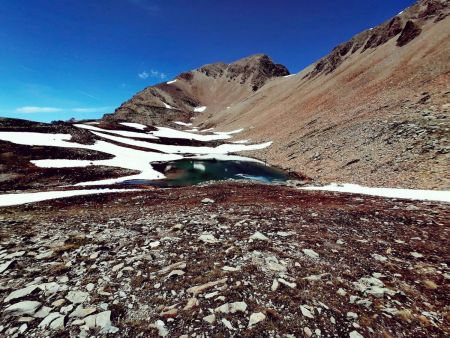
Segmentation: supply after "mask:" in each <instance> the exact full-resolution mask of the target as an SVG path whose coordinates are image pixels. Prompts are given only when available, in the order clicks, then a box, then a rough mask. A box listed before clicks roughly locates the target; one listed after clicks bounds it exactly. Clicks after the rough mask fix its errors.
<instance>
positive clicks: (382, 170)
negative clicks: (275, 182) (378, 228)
mask: <svg viewBox="0 0 450 338" xmlns="http://www.w3.org/2000/svg"><path fill="white" fill-rule="evenodd" d="M448 14H449V3H448V1H443V0H421V1H419V2H418V3H417V4H416V5H414V6H412V7H410V8H408V9H406V10H405V11H403V12H402V13H399V14H398V15H396V16H395V17H393V18H392V19H390V20H388V21H386V22H385V23H383V24H381V25H379V26H377V27H375V28H373V29H371V30H367V31H364V32H362V33H360V34H358V35H356V36H355V37H354V38H352V39H351V40H350V41H348V42H345V43H343V44H341V45H339V46H337V47H336V48H335V49H333V51H332V52H331V53H330V54H329V55H327V56H325V57H324V58H322V59H321V60H319V61H318V62H316V63H315V64H313V65H311V66H309V67H307V68H306V69H304V70H303V71H301V72H300V73H299V74H296V75H295V76H289V77H284V76H283V77H280V76H277V75H285V74H287V72H286V71H283V67H281V66H273V65H272V68H271V69H273V67H275V68H276V69H274V71H273V72H272V73H270V72H269V75H268V76H267V75H266V76H263V77H262V78H263V79H264V80H265V81H263V86H259V87H258V88H256V89H257V90H256V91H254V90H253V89H255V88H253V83H252V81H248V80H247V81H244V83H241V82H242V78H243V77H244V76H243V75H242V71H238V72H237V73H238V74H239V79H238V78H234V79H232V76H230V75H229V74H230V68H231V69H233V68H234V67H232V66H230V65H223V64H215V65H209V66H206V67H203V68H200V69H199V70H196V71H193V72H189V73H185V74H182V75H180V76H179V77H178V78H177V81H176V82H175V83H173V84H170V85H167V84H162V85H158V86H156V87H150V88H147V89H145V90H144V91H143V92H141V93H139V94H138V95H136V96H135V97H134V98H133V99H132V100H130V101H128V102H127V103H125V104H123V105H122V106H121V107H120V108H119V109H118V110H117V111H116V113H115V114H114V115H113V118H114V119H127V120H130V121H137V122H155V121H156V122H168V121H170V120H173V119H175V118H180V117H182V118H184V119H185V120H186V121H187V120H189V119H191V118H194V120H193V122H194V124H195V125H199V126H202V127H216V128H217V129H219V130H220V129H224V130H225V129H227V130H230V129H237V128H245V132H244V134H243V135H242V134H241V135H240V137H243V138H250V139H252V140H253V141H263V140H264V141H266V140H271V141H273V142H274V143H273V145H272V147H270V148H269V149H267V150H265V151H263V152H259V153H255V154H254V156H255V157H258V158H261V159H264V160H266V161H267V162H269V163H271V164H274V165H277V166H280V167H283V168H286V169H289V170H294V171H297V172H301V173H303V174H305V175H307V176H309V177H312V178H314V179H316V180H318V181H323V182H330V181H340V182H354V183H360V184H368V185H383V186H390V187H395V186H400V187H411V188H417V187H420V188H441V189H442V188H449V187H450V180H449V178H448V175H447V174H446V166H447V163H448V161H449V154H448V153H449V147H448V140H447V136H446V135H447V134H448V130H449V128H450V125H449V120H448V117H449V109H450V108H449V104H448V102H449V101H450V92H449V88H450V86H449V83H450V75H449V74H450V63H449V62H448V61H449V60H448V55H450V35H449V32H450V18H449V16H448ZM258 58H261V56H257V57H256V59H255V57H251V58H247V59H244V60H246V61H244V64H245V66H244V67H242V68H240V69H247V68H249V67H250V68H252V67H251V66H250V65H251V64H252V63H255V60H258ZM264 58H265V57H264ZM238 68H239V67H238ZM256 68H258V67H256ZM202 69H203V70H202ZM205 69H206V70H205ZM252 69H255V67H253V68H252ZM257 73H259V72H257ZM186 78H188V79H186ZM230 78H231V79H230ZM254 78H255V75H253V77H252V79H254ZM172 86H173V89H171V90H172V91H175V92H179V93H180V94H177V95H175V94H172V92H171V91H170V90H169V89H167V87H169V88H172ZM149 93H150V94H151V95H149ZM168 93H169V94H168ZM159 94H161V95H162V96H163V98H161V97H159ZM158 100H159V101H158ZM163 100H167V101H166V103H167V104H170V105H172V106H174V107H176V108H177V109H178V110H175V109H165V108H160V110H159V111H155V109H154V106H155V105H156V103H155V102H156V101H158V102H159V106H163V104H161V101H163ZM139 104H142V105H139ZM146 105H148V106H146ZM200 105H201V106H207V109H206V110H205V111H204V112H197V113H194V112H192V110H193V107H195V106H200ZM136 112H137V113H136ZM143 120H145V121H143Z"/></svg>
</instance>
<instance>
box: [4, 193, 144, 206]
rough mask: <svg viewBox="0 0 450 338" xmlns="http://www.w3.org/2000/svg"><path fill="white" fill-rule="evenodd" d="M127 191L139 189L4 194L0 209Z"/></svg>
mask: <svg viewBox="0 0 450 338" xmlns="http://www.w3.org/2000/svg"><path fill="white" fill-rule="evenodd" d="M129 191H139V189H91V190H64V191H42V192H31V193H20V194H4V195H0V207H8V206H13V205H21V204H27V203H34V202H41V201H47V200H53V199H58V198H67V197H72V196H84V195H95V194H106V193H114V192H129Z"/></svg>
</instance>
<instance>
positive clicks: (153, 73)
mask: <svg viewBox="0 0 450 338" xmlns="http://www.w3.org/2000/svg"><path fill="white" fill-rule="evenodd" d="M138 77H140V78H141V79H143V80H145V79H147V78H149V77H152V78H154V79H160V80H164V79H165V78H167V75H166V74H165V73H162V72H160V71H158V70H154V69H151V70H150V72H147V71H146V70H144V71H143V72H142V73H139V74H138Z"/></svg>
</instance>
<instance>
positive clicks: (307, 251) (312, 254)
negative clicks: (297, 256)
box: [302, 249, 319, 259]
mask: <svg viewBox="0 0 450 338" xmlns="http://www.w3.org/2000/svg"><path fill="white" fill-rule="evenodd" d="M302 251H303V253H304V254H305V255H306V256H308V257H310V258H313V259H318V258H319V254H318V253H317V252H315V251H314V250H311V249H303V250H302Z"/></svg>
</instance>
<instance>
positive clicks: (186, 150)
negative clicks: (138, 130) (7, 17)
mask: <svg viewBox="0 0 450 338" xmlns="http://www.w3.org/2000/svg"><path fill="white" fill-rule="evenodd" d="M167 129H168V128H167ZM93 133H94V134H95V135H97V136H100V137H103V138H106V139H109V140H111V141H115V142H119V143H122V144H127V145H131V146H137V147H140V148H144V149H153V150H157V151H161V152H163V153H166V154H198V155H208V154H228V153H235V152H241V151H249V150H259V149H264V148H267V147H269V146H270V145H271V144H272V142H265V143H259V144H249V145H247V144H229V143H225V144H221V145H219V146H217V147H205V146H202V147H193V146H178V145H168V144H158V143H151V142H146V141H138V140H132V139H128V138H124V137H119V136H113V135H107V134H103V133H98V132H95V131H94V132H93ZM180 133H183V132H180ZM194 136H198V137H200V136H210V135H194ZM123 149H126V150H132V149H128V148H123ZM144 153H147V152H144ZM158 155H162V154H159V153H158ZM160 161H167V160H165V159H161V160H160Z"/></svg>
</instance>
